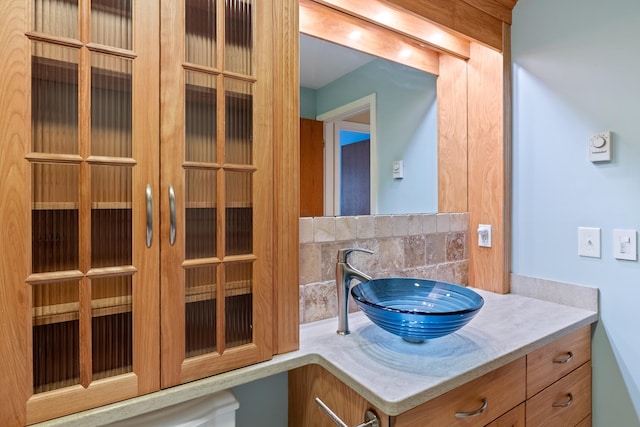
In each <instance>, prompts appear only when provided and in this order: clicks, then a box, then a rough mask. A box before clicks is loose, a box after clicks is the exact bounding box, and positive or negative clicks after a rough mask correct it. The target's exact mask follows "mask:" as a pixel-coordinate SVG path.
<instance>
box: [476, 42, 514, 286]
mask: <svg viewBox="0 0 640 427" xmlns="http://www.w3.org/2000/svg"><path fill="white" fill-rule="evenodd" d="M503 75H504V73H503V58H502V55H501V54H500V53H498V52H496V51H494V50H492V49H489V48H487V47H484V46H482V45H480V44H478V43H472V45H471V58H470V59H469V61H468V78H469V116H468V120H469V136H468V138H469V139H468V144H469V157H468V160H469V230H476V229H477V228H478V225H479V224H491V225H492V227H493V228H492V233H493V235H492V247H490V248H486V247H478V236H477V233H474V232H472V233H469V284H470V285H471V286H475V287H478V288H481V289H485V290H488V291H492V292H496V293H508V292H509V283H508V281H507V280H506V279H505V277H506V273H507V271H506V270H507V269H508V266H506V265H505V264H504V259H505V253H504V251H505V247H504V246H505V241H506V240H507V239H508V236H506V235H505V233H504V224H505V217H504V203H505V183H504V180H505V174H504V133H503V132H504V131H503V125H504V122H503V117H504V111H503V110H504V102H505V100H504V98H503Z"/></svg>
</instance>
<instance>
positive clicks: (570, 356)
mask: <svg viewBox="0 0 640 427" xmlns="http://www.w3.org/2000/svg"><path fill="white" fill-rule="evenodd" d="M572 360H573V352H571V351H568V352H567V354H566V355H564V356H558V357H556V358H555V359H553V363H569V362H571V361H572Z"/></svg>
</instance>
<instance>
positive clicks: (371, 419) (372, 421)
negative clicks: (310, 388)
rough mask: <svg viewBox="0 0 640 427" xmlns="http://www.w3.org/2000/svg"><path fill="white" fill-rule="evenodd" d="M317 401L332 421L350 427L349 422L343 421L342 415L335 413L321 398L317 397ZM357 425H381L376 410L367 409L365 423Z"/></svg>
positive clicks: (359, 426)
mask: <svg viewBox="0 0 640 427" xmlns="http://www.w3.org/2000/svg"><path fill="white" fill-rule="evenodd" d="M316 403H317V404H318V406H320V409H322V410H323V411H324V413H325V414H327V416H329V418H331V421H333V422H334V423H336V425H338V426H340V427H349V426H348V425H347V423H345V422H344V421H342V420H341V419H340V417H339V416H337V415H336V414H335V412H333V411H332V410H331V409H330V408H329V407H328V406H327V405H326V404H325V403H324V402H323V401H322V400H320V398H319V397H316ZM356 427H380V421H378V417H377V416H376V414H375V412H373V411H367V412H366V413H365V414H364V423H362V424H358V425H357V426H356Z"/></svg>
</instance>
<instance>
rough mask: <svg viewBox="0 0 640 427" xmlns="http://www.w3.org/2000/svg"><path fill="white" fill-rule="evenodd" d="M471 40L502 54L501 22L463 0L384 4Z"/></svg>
mask: <svg viewBox="0 0 640 427" xmlns="http://www.w3.org/2000/svg"><path fill="white" fill-rule="evenodd" d="M387 2H388V3H390V4H393V5H395V6H397V7H400V8H402V9H405V10H407V11H409V12H411V13H415V14H417V15H419V16H422V17H424V18H426V19H428V20H430V21H431V22H434V23H436V24H439V25H442V26H443V27H446V28H448V29H450V30H453V31H455V32H458V33H460V34H462V35H464V36H466V37H469V38H470V39H473V40H476V41H478V42H480V43H482V44H485V45H487V46H490V47H492V48H493V49H496V50H498V51H501V50H502V21H501V20H500V19H498V18H496V17H493V16H491V15H489V14H487V13H485V12H483V11H482V10H480V9H477V8H476V7H474V6H471V5H470V4H468V3H465V2H464V1H463V0H456V1H452V0H430V1H428V2H427V1H420V2H418V1H415V0H387Z"/></svg>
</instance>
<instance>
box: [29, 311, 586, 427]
mask: <svg viewBox="0 0 640 427" xmlns="http://www.w3.org/2000/svg"><path fill="white" fill-rule="evenodd" d="M330 320H331V319H330ZM330 320H329V321H330ZM597 320H598V313H597V312H591V311H584V315H583V316H580V318H579V319H577V320H575V321H572V322H569V323H567V324H565V325H563V326H561V327H558V328H557V329H555V330H552V331H550V332H549V333H546V334H545V335H543V336H540V337H538V338H537V339H534V340H529V341H527V342H526V343H525V344H524V345H521V346H519V347H516V348H514V349H511V350H510V351H507V352H505V353H503V354H501V355H499V356H498V357H495V358H491V359H489V360H487V361H485V362H482V363H479V364H478V365H476V366H473V367H471V368H470V369H469V370H467V371H465V372H463V373H458V374H456V375H452V376H451V377H449V378H447V379H446V380H444V381H442V382H441V383H439V384H437V385H432V386H426V387H425V389H423V390H421V391H418V392H417V393H414V394H413V395H411V396H408V397H403V398H401V399H399V400H388V399H384V398H383V397H381V396H380V394H378V393H376V392H375V391H374V390H371V389H369V388H367V387H366V386H365V385H363V384H362V383H361V382H360V381H358V380H357V379H355V378H354V377H353V376H351V375H350V374H349V372H347V370H346V369H344V368H342V367H340V366H339V363H335V362H336V361H335V360H332V357H331V351H330V350H327V351H323V350H324V348H323V349H322V350H318V349H313V348H307V346H305V345H303V344H301V348H300V349H299V350H296V351H293V352H290V353H284V354H279V355H275V356H274V357H273V358H272V359H270V360H267V361H265V362H260V363H257V364H254V365H250V366H246V367H243V368H239V369H235V370H232V371H228V372H225V373H221V374H217V375H214V376H211V377H208V378H204V379H201V380H197V381H193V382H190V383H186V384H181V385H177V386H174V387H170V388H167V389H164V390H159V391H156V392H152V393H149V394H146V395H143V396H139V397H135V398H131V399H127V400H124V401H121V402H116V403H112V404H109V405H105V406H102V407H98V408H94V409H90V410H87V411H83V412H79V413H76V414H71V415H68V416H64V417H60V418H56V419H54V420H50V421H46V422H42V423H39V424H34V426H39V427H43V426H47V427H58V426H67V427H76V426H77V427H80V426H82V427H89V426H102V425H105V424H108V423H113V422H116V421H120V420H124V419H127V418H131V417H134V416H137V415H141V414H144V413H147V412H151V411H154V410H157V409H161V408H164V407H167V406H171V405H175V404H179V403H182V402H186V401H188V400H191V399H195V398H198V397H202V396H205V395H209V394H213V393H216V392H218V391H222V390H226V389H229V388H232V387H236V386H239V385H242V384H246V383H249V382H252V381H255V380H259V379H262V378H266V377H269V376H272V375H276V374H280V373H283V372H287V371H290V370H292V369H296V368H299V367H302V366H306V365H310V364H318V365H320V366H322V367H324V368H325V369H326V370H327V371H329V372H330V373H331V374H333V375H335V376H336V377H337V378H338V379H340V380H341V381H342V382H344V383H345V384H346V385H347V386H349V387H351V388H352V389H354V391H356V392H357V393H358V394H360V395H361V396H362V397H363V398H365V399H366V400H368V401H369V402H370V403H371V404H372V405H374V406H376V407H377V408H378V409H379V410H380V411H382V412H384V413H385V414H386V415H389V416H395V415H399V414H401V413H403V412H406V411H408V410H410V409H413V408H414V407H416V406H419V405H420V404H422V403H425V402H427V401H429V400H431V399H433V398H435V397H438V396H440V395H442V394H444V393H446V392H448V391H450V390H453V389H454V388H456V387H458V386H460V385H463V384H465V383H467V382H469V381H472V380H474V379H476V378H478V377H480V376H482V375H484V374H486V373H488V372H491V371H493V370H495V369H497V368H499V367H501V366H504V365H506V364H507V363H509V362H512V361H514V360H516V359H518V358H519V357H522V356H524V355H526V354H528V353H530V352H531V351H533V350H535V349H537V348H540V347H542V346H544V345H545V344H548V343H550V342H552V341H554V340H556V339H558V338H560V337H562V336H565V335H567V334H569V333H571V332H574V331H576V330H578V329H580V328H582V327H584V326H587V325H590V324H593V323H595V322H597ZM301 334H302V332H301ZM301 341H302V340H301ZM311 347H312V346H311Z"/></svg>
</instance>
